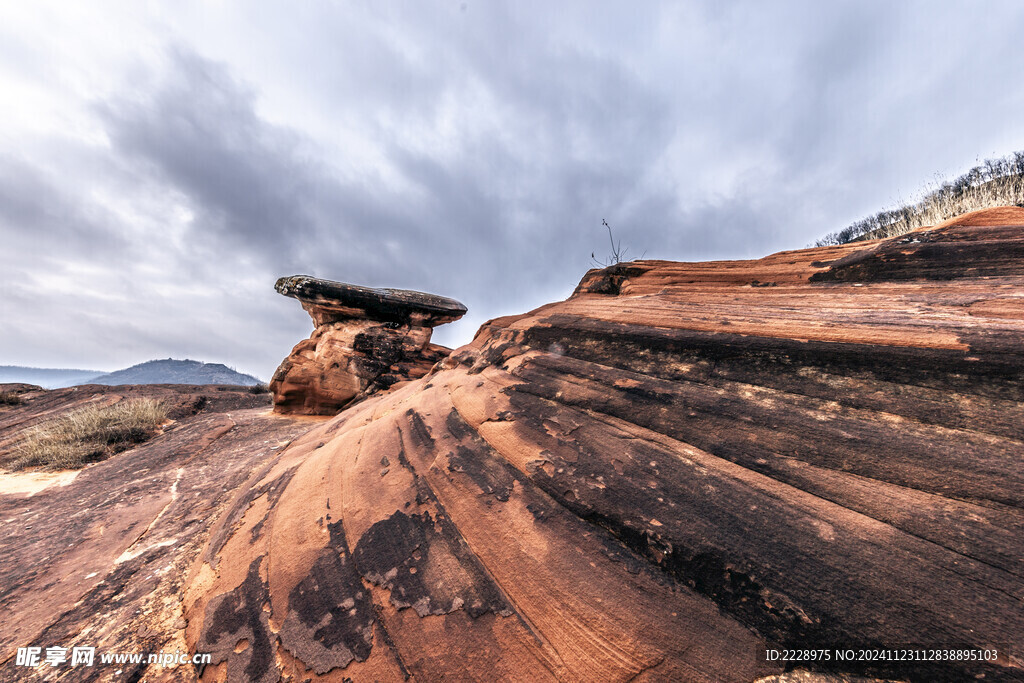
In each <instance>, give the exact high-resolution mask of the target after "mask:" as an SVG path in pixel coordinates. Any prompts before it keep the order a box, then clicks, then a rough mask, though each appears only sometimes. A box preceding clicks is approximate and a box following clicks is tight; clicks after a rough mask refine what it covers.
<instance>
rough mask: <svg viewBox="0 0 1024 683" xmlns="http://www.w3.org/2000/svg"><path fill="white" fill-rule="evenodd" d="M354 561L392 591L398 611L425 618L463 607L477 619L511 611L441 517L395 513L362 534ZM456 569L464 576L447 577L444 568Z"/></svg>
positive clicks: (452, 529)
mask: <svg viewBox="0 0 1024 683" xmlns="http://www.w3.org/2000/svg"><path fill="white" fill-rule="evenodd" d="M352 556H353V558H354V559H355V562H356V566H357V567H358V568H359V571H360V573H361V574H362V575H363V576H364V577H365V578H366V579H367V580H369V581H371V582H373V583H375V584H377V585H380V586H384V587H385V588H388V589H389V590H390V591H391V602H392V603H393V604H394V605H395V606H396V607H398V608H399V609H404V608H406V607H412V608H413V609H415V610H416V613H417V614H419V615H420V616H427V615H428V614H447V613H448V612H452V611H454V610H456V609H459V608H460V607H462V608H463V609H465V610H466V612H467V613H468V614H469V615H470V616H472V617H473V618H474V619H475V618H476V617H479V616H480V615H481V614H485V613H487V612H495V613H497V614H507V613H509V612H510V611H509V607H508V605H507V604H506V602H505V600H504V598H503V597H502V595H501V592H500V591H499V590H498V587H497V586H495V585H494V583H493V581H491V579H490V577H488V576H487V575H486V573H485V572H484V571H483V570H482V568H481V567H480V566H479V562H478V560H477V559H476V557H475V556H473V554H472V552H471V551H470V550H469V547H468V546H467V545H466V542H465V541H464V540H463V539H462V537H461V535H459V533H458V531H457V530H456V529H455V527H454V526H453V525H452V524H451V522H449V521H448V520H447V518H445V517H443V516H439V517H438V518H437V519H434V518H433V517H432V516H431V515H430V514H429V513H423V514H414V515H406V514H405V513H404V512H401V511H398V512H395V513H394V514H392V515H391V516H390V517H388V518H387V519H385V520H382V521H380V522H377V523H376V524H374V525H373V526H372V527H370V529H369V531H367V532H366V533H365V534H363V537H362V538H360V539H359V543H358V544H357V545H356V548H355V551H354V552H353V553H352ZM454 566H460V567H461V568H462V571H461V572H460V573H459V574H456V575H450V574H447V573H446V572H447V571H448V570H447V569H446V568H450V567H454ZM438 572H440V573H438ZM442 577H443V579H442Z"/></svg>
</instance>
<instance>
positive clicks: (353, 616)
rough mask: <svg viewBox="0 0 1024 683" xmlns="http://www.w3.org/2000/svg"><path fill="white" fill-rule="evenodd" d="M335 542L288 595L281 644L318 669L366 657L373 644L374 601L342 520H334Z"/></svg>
mask: <svg viewBox="0 0 1024 683" xmlns="http://www.w3.org/2000/svg"><path fill="white" fill-rule="evenodd" d="M328 528H329V530H330V544H329V545H328V546H327V547H326V548H324V549H323V550H321V551H320V554H319V556H318V557H317V559H316V561H315V562H314V563H313V566H312V567H311V568H310V570H309V572H308V573H307V574H306V576H305V578H303V579H302V581H300V582H299V583H298V584H297V585H296V586H295V587H294V588H293V589H292V591H291V593H289V594H288V610H289V611H288V617H287V619H285V622H284V624H283V625H282V627H281V632H280V638H281V644H282V645H283V646H284V647H285V648H287V649H288V651H289V652H291V653H292V654H293V655H295V656H296V657H297V658H298V659H299V660H300V661H302V662H303V663H304V664H305V665H306V666H307V667H310V668H312V669H313V670H314V671H316V673H317V674H325V673H327V672H328V671H330V670H331V669H334V668H338V667H342V668H344V667H346V666H348V664H349V663H350V662H351V661H352V660H353V659H355V660H357V661H360V662H362V661H365V660H366V658H367V657H369V655H370V651H371V649H372V648H373V625H374V622H375V619H376V617H375V612H374V609H373V601H372V599H371V597H370V595H369V594H368V591H367V590H366V589H365V588H364V587H363V585H362V582H361V581H360V578H359V574H358V573H357V572H356V571H355V568H354V566H353V563H352V558H351V557H350V556H349V555H348V553H347V548H348V546H347V543H346V540H345V531H344V529H343V528H342V524H341V522H335V523H333V524H330V525H329V527H328Z"/></svg>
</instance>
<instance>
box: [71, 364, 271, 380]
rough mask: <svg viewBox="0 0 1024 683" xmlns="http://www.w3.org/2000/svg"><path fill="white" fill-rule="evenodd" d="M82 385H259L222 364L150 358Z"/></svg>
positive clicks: (254, 378)
mask: <svg viewBox="0 0 1024 683" xmlns="http://www.w3.org/2000/svg"><path fill="white" fill-rule="evenodd" d="M80 383H81V384H86V383H88V384H106V385H115V384H240V385H242V386H246V387H250V386H253V385H254V384H260V380H259V379H258V378H256V377H253V376H252V375H245V374H242V373H241V372H236V371H234V370H232V369H231V368H229V367H228V366H226V365H224V364H223V363H203V362H201V361H197V360H174V359H171V358H168V359H166V360H151V361H148V362H146V363H139V364H138V365H133V366H132V367H130V368H125V369H124V370H117V371H115V372H110V373H107V374H106V375H100V376H98V377H94V378H92V379H90V380H88V382H80Z"/></svg>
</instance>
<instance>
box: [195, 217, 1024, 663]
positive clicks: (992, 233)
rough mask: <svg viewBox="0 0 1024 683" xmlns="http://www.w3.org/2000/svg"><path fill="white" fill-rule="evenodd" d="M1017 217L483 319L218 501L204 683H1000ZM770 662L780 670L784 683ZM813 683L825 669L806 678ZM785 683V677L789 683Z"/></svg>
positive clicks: (1009, 552) (1023, 568)
mask: <svg viewBox="0 0 1024 683" xmlns="http://www.w3.org/2000/svg"><path fill="white" fill-rule="evenodd" d="M1022 256H1024V209H1017V208H1007V209H1000V210H996V211H987V212H981V213H976V214H968V215H966V216H963V217H960V218H959V219H957V220H954V221H950V222H948V223H946V224H943V225H940V226H934V227H932V228H925V229H921V230H918V231H916V232H913V233H910V234H908V235H904V236H901V237H899V238H894V239H889V240H880V241H874V242H861V243H855V244H849V245H841V246H835V247H824V248H817V249H805V250H800V251H790V252H782V253H779V254H774V255H772V256H769V257H766V258H763V259H759V260H754V261H725V262H713V263H672V262H664V261H638V262H632V263H626V264H619V265H616V266H612V267H610V268H605V269H602V270H594V271H591V272H589V273H588V274H587V275H586V276H585V277H584V278H583V280H582V282H581V283H580V285H579V287H578V288H577V290H576V292H575V293H574V294H573V295H572V296H571V297H570V298H569V299H567V300H566V301H562V302H558V303H553V304H550V305H547V306H543V307H541V308H539V309H537V310H534V311H532V312H530V313H527V314H525V315H520V316H511V317H505V318H499V319H496V320H492V321H490V322H488V323H486V324H484V325H483V326H482V327H481V329H480V331H479V332H478V333H477V335H476V337H475V338H474V340H473V341H472V343H470V344H469V345H467V346H465V347H462V348H461V349H458V350H457V351H455V352H454V353H452V354H451V355H450V356H449V357H448V358H446V359H445V360H443V361H442V362H441V363H440V364H438V366H436V367H435V368H434V370H433V371H431V372H430V373H428V375H427V376H425V377H424V378H422V379H420V380H418V381H416V382H412V383H408V384H406V385H404V386H402V387H401V388H398V389H396V390H394V391H391V392H388V393H386V394H383V395H380V396H377V397H374V398H372V399H370V400H367V401H363V402H361V403H359V404H357V405H354V406H352V407H350V408H348V409H346V410H344V411H343V412H342V413H341V414H339V415H338V416H336V417H334V418H333V419H331V420H329V421H328V422H326V423H324V424H322V425H320V426H318V427H316V428H314V429H312V430H311V431H309V432H308V433H307V434H306V435H304V436H303V437H301V438H299V439H297V440H296V441H295V442H294V443H293V444H292V445H291V446H290V447H289V448H288V449H287V450H286V451H285V452H283V453H282V454H280V455H279V456H278V457H277V458H276V459H275V460H274V461H273V462H269V463H268V464H267V466H266V468H265V470H263V471H262V472H260V473H259V474H258V475H254V476H253V477H251V478H250V480H249V481H248V482H247V483H246V484H245V485H243V486H242V487H240V489H239V491H238V494H237V496H236V498H235V501H234V503H233V504H232V507H231V510H230V512H229V513H228V514H226V515H225V516H223V517H222V518H221V519H220V521H219V522H218V523H217V524H216V526H215V528H214V530H213V533H212V536H211V540H210V541H209V543H208V544H207V545H206V547H205V549H204V551H203V553H202V555H201V557H200V558H199V559H198V560H197V562H196V564H195V566H194V567H193V569H192V575H191V578H190V580H189V584H188V586H187V588H186V591H185V597H184V601H185V615H186V618H187V621H188V629H187V640H188V643H189V645H190V647H192V648H194V649H198V650H200V651H208V652H211V653H213V663H212V666H209V667H207V668H206V669H205V670H204V671H203V674H202V678H203V679H204V680H253V681H277V680H279V679H281V680H308V679H319V678H321V677H322V678H325V679H326V678H331V679H332V680H337V679H341V678H347V679H351V680H382V681H392V680H393V681H402V680H424V681H432V680H446V679H449V678H452V679H458V680H529V681H544V680H562V681H570V680H602V681H626V680H637V681H660V680H685V681H752V680H755V679H758V678H760V677H769V676H774V675H778V674H781V673H783V665H782V664H780V663H778V662H773V661H767V660H766V658H765V657H760V656H758V653H763V652H764V650H765V648H767V647H777V648H808V647H827V648H853V649H857V648H895V647H900V646H905V645H910V644H916V645H924V646H931V647H950V646H954V645H955V646H970V647H986V646H996V645H998V648H999V653H1000V654H999V657H998V659H997V660H995V661H988V662H983V661H969V660H965V659H958V660H948V659H947V660H938V659H933V660H931V661H912V662H907V661H894V660H892V659H885V660H879V659H875V660H873V661H863V660H862V661H837V660H836V659H834V658H833V659H830V660H828V661H822V660H819V661H811V662H804V663H803V664H802V665H800V668H808V669H813V670H816V671H818V672H824V674H827V675H826V676H824V677H822V678H819V679H818V680H858V679H856V678H855V676H856V675H868V676H874V677H878V678H892V679H898V680H914V681H918V680H920V681H925V680H927V681H961V680H977V679H982V678H983V679H984V680H992V681H1021V680H1024V659H1022V654H1024V610H1022V609H1021V604H1022V603H1021V600H1022V598H1024V467H1022V465H1021V463H1022V462H1024V426H1022V425H1024V343H1022V341H1024V258H1021V257H1022ZM790 666H791V667H792V666H793V665H790ZM833 674H834V676H833ZM800 679H801V680H815V677H814V676H811V675H810V674H807V675H806V676H804V677H802V678H800Z"/></svg>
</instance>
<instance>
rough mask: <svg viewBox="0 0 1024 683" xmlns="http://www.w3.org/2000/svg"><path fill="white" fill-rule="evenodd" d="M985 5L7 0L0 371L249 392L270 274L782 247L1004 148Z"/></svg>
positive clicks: (1004, 66) (288, 303)
mask: <svg viewBox="0 0 1024 683" xmlns="http://www.w3.org/2000/svg"><path fill="white" fill-rule="evenodd" d="M1022 20H1024V5H1021V4H1019V3H1014V2H992V3H987V4H986V5H985V9H984V11H977V6H976V5H974V4H971V3H966V2H942V3H934V2H931V3H927V2H906V3H898V4H893V3H884V2H837V3H816V2H783V3H770V4H766V3H757V2H738V3H730V4H728V5H722V4H721V3H715V2H688V3H652V4H645V5H643V6H641V7H639V8H638V7H633V6H628V7H627V6H623V5H618V4H614V3H598V4H594V3H581V2H576V3H572V2H571V3H563V4H559V5H557V6H553V5H550V4H545V3H476V2H469V1H468V0H467V1H459V0H455V1H454V2H432V3H416V4H409V5H402V4H397V3H360V2H353V3H347V4H330V5H328V4H315V5H313V4H302V5H298V6H296V5H295V4H294V3H280V2H247V3H240V2H219V3H203V2H181V3H174V4H173V5H165V6H160V5H155V4H142V3H131V2H128V3H125V2H95V3H88V6H85V5H81V6H80V5H76V4H69V3H63V2H54V1H48V2H37V3H28V4H20V5H19V4H15V3H8V4H6V5H5V6H4V7H2V8H0V93H2V96H3V98H4V107H3V108H2V109H0V319H2V320H3V321H4V324H3V326H2V327H0V330H2V331H0V364H3V365H19V366H29V367H43V368H95V369H103V368H106V369H107V370H106V371H110V370H116V369H120V368H125V367H129V366H132V365H135V364H138V363H141V362H144V361H148V360H152V359H159V358H167V357H173V358H189V359H202V360H204V361H205V362H213V363H223V364H225V365H228V366H231V367H233V368H236V369H237V370H238V371H239V372H243V373H247V374H252V375H255V376H257V377H260V378H264V379H268V378H269V377H270V376H271V374H272V373H273V371H274V368H275V367H276V366H277V364H278V363H279V362H280V361H281V360H282V359H284V358H285V357H286V356H287V355H288V353H289V352H290V351H291V349H292V347H293V346H294V345H295V344H296V343H298V342H299V341H300V340H301V339H303V338H306V337H308V336H309V334H310V332H311V331H312V329H313V326H312V323H311V321H310V319H309V317H308V315H307V314H306V313H305V312H304V311H303V310H302V309H301V307H300V306H299V304H298V302H296V301H294V300H291V299H286V298H285V297H282V296H280V295H278V294H276V293H275V292H274V289H273V285H274V282H275V281H276V279H277V278H279V277H281V276H286V275H295V274H300V273H302V274H310V275H314V276H318V277H326V278H329V279H333V280H341V281H346V282H352V283H356V284H361V285H367V286H385V287H397V288H407V289H416V290H420V291H426V292H431V293H435V294H440V295H443V296H447V297H452V298H455V299H458V300H459V301H462V302H463V303H464V304H466V306H467V307H468V308H469V313H468V314H467V316H466V317H465V318H464V319H463V320H461V321H459V322H457V323H454V324H452V325H447V326H443V327H441V328H438V329H437V330H436V331H435V335H434V340H435V341H436V342H437V343H440V344H445V345H447V346H458V345H461V344H463V343H465V342H467V341H469V339H470V337H471V335H472V334H473V332H475V330H476V329H477V328H478V327H479V325H480V324H481V323H482V322H484V321H485V320H487V319H489V318H493V317H497V316H501V315H508V314H512V313H519V312H525V311H527V310H530V309H532V308H535V307H537V306H539V305H541V304H543V303H546V302H549V301H552V300H557V299H561V298H564V297H566V296H568V295H569V294H570V293H571V291H572V289H573V288H574V287H575V285H576V283H577V282H578V281H579V279H580V278H581V277H582V276H583V274H584V272H585V271H586V270H587V269H588V268H589V267H591V266H592V265H593V264H592V262H591V253H594V254H596V255H597V257H598V258H604V257H605V256H607V253H608V241H607V234H606V233H605V231H604V228H603V226H602V224H601V222H602V220H604V219H607V221H608V222H609V223H610V224H611V225H612V227H613V228H614V230H615V233H616V238H617V239H620V240H621V242H622V245H623V246H624V247H628V249H629V253H628V255H627V256H628V257H633V256H639V255H640V254H641V253H644V252H646V257H647V258H652V259H669V260H689V261H700V260H710V259H736V258H756V257H760V256H764V255H767V254H769V253H772V252H776V251H780V250H784V249H795V248H801V247H804V246H806V245H808V244H809V243H811V242H813V241H814V240H816V239H818V238H820V237H822V236H824V235H825V234H826V233H829V232H831V231H834V230H837V229H840V228H842V227H845V226H846V225H848V224H850V223H851V222H853V221H855V220H858V219H861V218H864V217H865V216H867V215H869V214H873V213H875V212H877V211H879V210H881V209H884V208H887V207H892V206H895V205H896V204H898V203H901V202H904V201H908V200H910V199H912V198H914V197H915V196H916V195H917V193H919V192H921V191H923V190H924V189H925V188H926V185H927V184H928V183H929V182H932V181H934V180H935V179H936V177H937V176H938V177H954V176H956V175H959V174H960V173H962V172H963V171H965V170H967V169H969V168H970V167H971V166H973V165H974V164H975V162H976V161H978V160H979V159H985V158H989V157H998V156H1002V155H1004V154H1007V153H1010V152H1013V151H1016V150H1020V149H1024V122H1022V121H1020V120H1019V117H1017V116H1015V112H1017V111H1019V110H1020V105H1021V103H1022V100H1024V92H1022V91H1021V89H1020V88H1017V87H1015V86H1014V84H1015V83H1019V82H1021V80H1022V76H1024V65H1022V60H1021V59H1020V58H1019V47H1018V42H1019V41H1018V36H1017V30H1016V29H1017V27H1019V26H1021V25H1024V23H1022Z"/></svg>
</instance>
